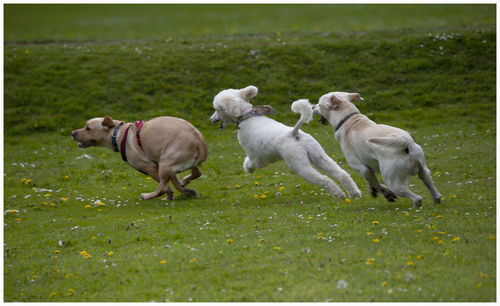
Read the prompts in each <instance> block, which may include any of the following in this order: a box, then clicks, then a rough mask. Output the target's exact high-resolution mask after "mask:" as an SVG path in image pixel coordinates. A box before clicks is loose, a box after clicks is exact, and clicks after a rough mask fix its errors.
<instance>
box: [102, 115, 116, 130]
mask: <svg viewBox="0 0 500 306" xmlns="http://www.w3.org/2000/svg"><path fill="white" fill-rule="evenodd" d="M102 126H105V127H109V128H112V127H114V126H115V122H114V121H113V119H112V118H111V117H110V116H106V117H104V120H102Z"/></svg>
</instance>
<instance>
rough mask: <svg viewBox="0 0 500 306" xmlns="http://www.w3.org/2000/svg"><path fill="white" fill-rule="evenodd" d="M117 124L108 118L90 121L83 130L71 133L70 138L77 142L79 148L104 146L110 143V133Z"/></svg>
mask: <svg viewBox="0 0 500 306" xmlns="http://www.w3.org/2000/svg"><path fill="white" fill-rule="evenodd" d="M117 123H118V122H117V121H116V120H113V119H111V117H109V116H106V117H104V118H94V119H90V120H89V121H87V122H86V123H85V126H84V127H83V128H81V129H78V130H74V131H72V132H71V136H73V139H74V140H76V141H78V146H79V147H80V148H88V147H90V146H106V144H107V143H111V139H110V133H111V132H112V130H113V128H114V127H115V126H116V125H117Z"/></svg>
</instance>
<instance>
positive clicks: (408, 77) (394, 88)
mask: <svg viewBox="0 0 500 306" xmlns="http://www.w3.org/2000/svg"><path fill="white" fill-rule="evenodd" d="M42 11H43V14H39V13H38V12H42ZM4 13H5V40H6V44H4V67H5V69H4V129H5V131H4V177H3V180H4V237H3V238H4V246H3V249H4V300H5V301H7V302H13V301H19V302H22V301H24V302H41V301H43V302H56V301H57V302H77V301H102V302H110V301H144V302H147V301H176V302H181V301H184V302H188V301H194V302H202V301H205V302H212V301H239V302H243V301H262V302H264V301H269V302H278V301H297V302H298V301H306V302H312V301H319V302H324V301H332V302H337V301H350V302H351V301H364V302H368V301H377V302H380V301H390V302H402V301H420V302H426V301H429V302H430V301H444V302H457V301H461V302H470V301H485V302H488V301H496V158H495V153H496V74H495V73H496V18H495V6H494V5H411V6H410V5H402V6H398V5H392V6H380V5H376V6H374V5H333V6H319V5H312V6H309V5H307V6H306V5H302V6H298V5H290V6H279V5H272V6H215V5H213V6H187V5H168V6H133V7H131V6H121V5H109V6H108V5H106V6H72V5H55V6H54V5H47V6H46V5H6V6H4ZM88 16H91V17H88ZM185 16H189V17H190V18H191V20H192V22H190V23H185V22H183V20H185ZM278 16H280V17H281V16H283V18H278ZM330 16H332V17H333V18H330ZM250 84H252V85H255V86H257V87H258V88H259V94H258V95H257V96H256V97H255V98H254V100H253V102H254V105H258V104H269V105H272V106H273V107H274V108H275V109H276V110H277V115H275V116H274V118H276V119H277V120H280V121H282V122H284V123H286V124H288V125H293V124H294V123H295V122H296V120H297V119H298V118H297V116H296V115H295V114H293V113H292V112H291V111H290V105H291V102H292V101H294V100H296V99H299V98H309V99H310V101H311V102H314V103H316V101H317V99H318V98H319V97H320V96H321V95H322V94H324V93H326V92H329V91H334V90H341V91H351V92H359V93H361V95H362V96H363V97H364V98H365V101H364V102H363V103H359V104H358V106H359V108H360V110H361V111H362V112H363V113H365V114H367V115H369V116H370V117H371V118H373V119H374V120H376V121H378V122H380V123H386V124H391V125H395V126H398V127H401V128H404V129H406V130H408V131H410V132H411V134H412V136H413V137H414V139H415V140H416V142H417V143H419V144H420V145H421V146H422V147H423V149H424V151H425V153H426V158H427V164H428V166H429V168H430V169H431V171H432V174H433V180H434V182H435V184H436V186H437V188H438V189H439V191H440V192H441V193H442V194H443V197H444V200H443V203H442V204H440V205H434V204H432V201H431V199H430V195H429V194H428V193H427V191H426V189H425V187H424V186H423V184H422V183H421V182H420V181H418V180H417V179H416V178H413V179H412V180H411V186H412V187H411V188H412V190H414V191H415V192H416V193H418V194H421V195H423V196H424V203H423V207H422V209H419V210H416V209H413V208H412V204H411V201H410V200H408V199H401V198H400V199H398V200H397V201H396V202H395V203H388V202H386V201H385V200H384V199H382V198H380V197H379V198H375V199H374V198H371V197H370V196H369V192H368V189H367V187H366V184H365V182H364V181H363V179H362V177H361V176H360V175H359V174H358V173H356V172H354V171H353V170H352V169H351V168H349V166H348V165H347V164H346V163H345V158H344V156H343V155H342V152H341V150H340V148H339V145H338V144H337V143H336V141H335V140H334V138H333V131H332V130H331V128H330V127H324V126H321V125H320V124H319V123H316V122H312V123H310V124H309V125H306V126H304V127H303V130H304V131H306V132H308V133H310V134H312V135H313V136H314V137H315V138H316V139H317V140H318V141H319V142H320V143H321V144H322V145H323V147H324V148H325V150H326V151H327V152H328V153H329V154H330V155H331V156H333V158H334V159H335V160H336V161H338V162H339V163H340V164H341V167H343V168H344V169H346V170H347V171H348V172H349V173H350V174H351V175H352V177H353V179H354V180H355V182H356V183H357V184H358V186H359V187H360V189H361V190H362V191H363V197H362V198H361V199H358V200H352V201H337V200H334V199H332V198H331V197H330V196H329V195H328V194H326V193H325V192H324V191H323V190H321V188H319V187H317V186H315V185H311V184H309V183H307V182H305V181H304V180H303V179H301V178H300V177H298V176H296V175H294V174H293V173H291V172H290V170H289V169H288V168H287V167H286V166H285V165H284V164H283V163H282V162H280V163H276V164H273V165H271V166H268V167H266V168H264V169H259V170H257V171H255V172H254V173H252V174H246V173H244V171H243V168H242V163H243V159H244V157H245V153H244V151H243V150H242V149H241V147H240V146H239V144H238V142H237V139H236V129H235V128H234V126H233V127H230V128H228V129H226V130H222V131H220V130H218V129H217V125H212V124H210V122H209V120H208V119H209V117H210V115H211V114H212V113H213V108H212V99H213V96H214V95H215V94H217V93H218V92H219V91H220V90H222V89H225V88H229V87H233V88H241V87H244V86H247V85H250ZM103 115H111V116H112V117H114V118H116V119H120V120H126V121H132V120H136V119H149V118H152V117H155V116H160V115H171V116H178V117H182V118H185V119H187V120H189V121H191V122H192V123H193V124H194V125H195V126H197V127H198V128H199V129H200V131H201V132H202V133H203V135H204V137H205V140H206V142H207V144H208V147H209V157H208V159H207V161H206V162H205V163H203V165H202V171H203V173H204V175H203V176H202V177H201V178H200V179H198V180H195V181H193V182H192V183H191V187H192V188H194V189H196V190H197V191H198V193H199V195H200V197H199V198H197V199H191V198H187V197H185V196H182V195H180V194H179V192H175V194H174V197H175V198H174V200H173V201H165V200H161V199H157V200H152V201H143V200H139V196H140V194H141V193H142V192H149V191H152V190H153V189H154V188H155V187H156V183H155V182H153V181H152V180H151V179H149V178H148V177H147V176H144V175H143V174H141V173H139V172H137V171H135V170H134V169H133V168H131V167H130V166H128V165H127V164H125V163H124V162H123V161H121V159H120V157H119V155H118V154H114V153H113V152H112V151H110V150H107V149H104V148H89V149H80V148H78V147H77V144H76V142H75V141H73V140H72V139H71V137H70V131H71V130H74V129H77V128H80V127H82V126H83V125H84V122H85V121H86V120H87V119H89V118H91V117H97V116H103Z"/></svg>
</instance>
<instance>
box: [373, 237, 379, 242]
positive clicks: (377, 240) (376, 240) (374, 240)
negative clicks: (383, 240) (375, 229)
mask: <svg viewBox="0 0 500 306" xmlns="http://www.w3.org/2000/svg"><path fill="white" fill-rule="evenodd" d="M372 241H373V242H375V243H377V242H379V241H380V240H379V239H378V238H375V239H373V240H372Z"/></svg>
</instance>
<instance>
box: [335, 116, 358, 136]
mask: <svg viewBox="0 0 500 306" xmlns="http://www.w3.org/2000/svg"><path fill="white" fill-rule="evenodd" d="M357 114H359V112H353V113H350V114H349V115H347V116H346V117H345V118H344V119H342V120H340V122H339V124H338V125H337V127H336V128H335V132H336V131H337V130H338V129H340V127H341V126H342V125H343V124H344V123H345V122H346V121H347V120H349V118H351V117H352V116H354V115H357Z"/></svg>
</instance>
